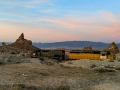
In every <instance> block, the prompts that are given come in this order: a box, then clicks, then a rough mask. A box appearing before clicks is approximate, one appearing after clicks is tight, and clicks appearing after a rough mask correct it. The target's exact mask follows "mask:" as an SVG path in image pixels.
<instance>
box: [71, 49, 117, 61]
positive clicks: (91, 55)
mask: <svg viewBox="0 0 120 90" xmlns="http://www.w3.org/2000/svg"><path fill="white" fill-rule="evenodd" d="M69 59H76V60H79V59H91V60H107V59H110V60H115V57H114V56H113V55H111V54H110V52H108V51H107V52H101V51H92V52H81V51H80V52H78V51H77V52H75V51H73V52H70V54H69Z"/></svg>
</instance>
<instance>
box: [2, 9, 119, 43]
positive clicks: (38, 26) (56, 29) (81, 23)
mask: <svg viewBox="0 0 120 90" xmlns="http://www.w3.org/2000/svg"><path fill="white" fill-rule="evenodd" d="M27 18H28V19H30V18H32V19H30V20H24V21H22V20H13V19H0V31H1V34H0V38H1V39H0V41H3V40H4V41H7V40H8V38H7V37H9V41H15V39H17V37H18V36H19V35H20V34H21V33H22V32H23V33H25V36H26V38H27V39H30V40H32V41H37V42H54V41H67V40H87V41H104V42H112V41H116V42H119V40H118V38H119V36H120V27H119V26H120V18H119V17H118V15H116V14H113V13H111V12H106V11H104V12H103V11H102V12H101V11H100V12H98V13H96V14H93V15H91V16H89V17H86V16H79V17H75V15H74V16H70V17H69V16H64V17H47V16H46V17H41V16H39V15H36V16H34V15H33V16H32V17H31V16H29V17H27ZM11 32H14V34H13V33H11Z"/></svg>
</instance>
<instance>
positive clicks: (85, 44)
mask: <svg viewBox="0 0 120 90" xmlns="http://www.w3.org/2000/svg"><path fill="white" fill-rule="evenodd" d="M5 43H6V44H11V43H12V42H5ZM116 44H117V46H118V47H119V48H120V43H116ZM1 45H2V42H0V46H1ZM33 45H34V46H36V47H38V48H83V47H88V46H91V47H92V48H97V49H100V48H101V49H103V48H107V47H108V46H109V45H110V43H103V42H92V41H64V42H53V43H34V42H33Z"/></svg>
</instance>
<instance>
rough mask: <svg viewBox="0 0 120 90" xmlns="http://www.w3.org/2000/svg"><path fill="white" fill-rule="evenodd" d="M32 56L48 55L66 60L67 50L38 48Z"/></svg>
mask: <svg viewBox="0 0 120 90" xmlns="http://www.w3.org/2000/svg"><path fill="white" fill-rule="evenodd" d="M31 57H32V58H40V57H48V58H52V59H58V60H65V50H36V51H34V52H33V53H32V55H31Z"/></svg>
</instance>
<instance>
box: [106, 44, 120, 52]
mask: <svg viewBox="0 0 120 90" xmlns="http://www.w3.org/2000/svg"><path fill="white" fill-rule="evenodd" d="M107 50H108V51H111V53H113V54H116V53H118V52H119V48H118V47H117V45H116V44H115V42H112V43H111V44H110V46H109V47H108V48H107Z"/></svg>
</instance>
